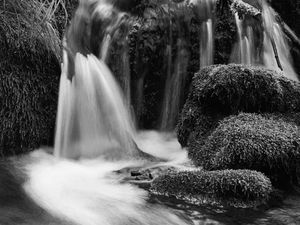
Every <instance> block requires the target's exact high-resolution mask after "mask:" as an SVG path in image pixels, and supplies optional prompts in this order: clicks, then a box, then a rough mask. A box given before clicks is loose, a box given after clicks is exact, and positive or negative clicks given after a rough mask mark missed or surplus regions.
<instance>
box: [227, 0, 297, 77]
mask: <svg viewBox="0 0 300 225" xmlns="http://www.w3.org/2000/svg"><path fill="white" fill-rule="evenodd" d="M275 15H276V13H275V11H274V10H273V9H272V7H271V6H269V5H268V3H267V2H266V1H262V28H263V49H262V53H261V56H260V55H259V53H258V51H259V49H258V48H259V46H255V44H254V26H255V25H253V24H252V25H247V23H245V22H246V21H245V20H247V19H239V17H238V15H237V13H236V14H235V20H236V25H237V30H238V43H237V44H236V47H235V49H234V51H233V54H232V62H235V63H241V64H245V65H262V66H265V67H266V68H269V69H272V70H276V71H278V72H283V75H284V76H286V77H288V78H290V79H292V80H298V77H297V74H296V72H295V70H294V67H293V62H292V57H291V54H290V46H289V44H288V40H287V38H286V37H285V34H284V33H283V31H282V28H281V26H280V25H279V24H278V22H277V21H276V17H275ZM271 38H273V40H274V43H275V45H276V48H277V52H278V57H279V60H280V63H281V66H282V69H283V70H282V71H281V69H280V68H279V66H278V63H277V61H276V58H275V53H274V49H273V46H272V40H271Z"/></svg>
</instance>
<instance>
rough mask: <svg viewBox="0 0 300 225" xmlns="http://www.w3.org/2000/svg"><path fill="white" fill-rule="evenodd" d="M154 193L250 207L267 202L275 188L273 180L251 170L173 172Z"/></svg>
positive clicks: (156, 183)
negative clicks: (272, 183) (273, 187)
mask: <svg viewBox="0 0 300 225" xmlns="http://www.w3.org/2000/svg"><path fill="white" fill-rule="evenodd" d="M151 191H152V192H153V193H155V194H160V195H166V196H175V197H176V198H178V199H183V200H188V201H191V202H193V203H197V204H203V203H207V204H221V205H231V206H237V207H238V206H243V207H245V206H248V207H249V206H253V205H257V204H260V203H263V202H265V201H266V200H267V199H268V198H269V195H270V193H271V191H272V185H271V182H270V180H269V178H267V177H266V176H264V175H263V174H262V173H260V172H256V171H251V170H222V171H202V170H196V171H181V172H174V171H173V172H169V173H167V174H164V175H162V176H160V177H158V178H156V179H155V180H154V181H153V183H152V187H151Z"/></svg>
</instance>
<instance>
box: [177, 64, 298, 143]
mask: <svg viewBox="0 0 300 225" xmlns="http://www.w3.org/2000/svg"><path fill="white" fill-rule="evenodd" d="M239 112H251V113H252V112H256V113H272V112H282V113H293V112H300V83H299V82H296V81H292V80H289V79H287V78H285V77H284V76H283V75H282V74H279V73H277V72H275V71H272V70H268V69H264V68H260V67H253V66H243V65H236V64H230V65H213V66H209V67H206V68H203V69H202V70H201V71H200V72H199V73H196V74H195V76H194V78H193V82H192V85H191V91H190V93H189V97H188V99H187V101H186V103H185V106H184V108H183V110H182V113H181V117H180V119H179V122H178V125H177V136H178V139H179V142H180V143H181V145H182V146H183V147H185V146H187V145H188V143H189V138H190V135H191V134H192V133H193V131H197V132H198V136H199V138H202V139H203V137H206V136H208V135H209V133H210V132H211V131H212V130H213V129H214V128H215V127H216V125H217V124H218V122H219V121H220V120H222V119H224V118H225V117H227V116H230V115H236V114H238V113H239ZM194 134H195V133H194Z"/></svg>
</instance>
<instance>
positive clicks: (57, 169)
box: [3, 0, 299, 225]
mask: <svg viewBox="0 0 300 225" xmlns="http://www.w3.org/2000/svg"><path fill="white" fill-rule="evenodd" d="M192 2H193V3H194V4H195V5H196V6H197V7H198V12H199V15H201V16H203V15H204V17H201V16H200V17H199V18H200V20H201V28H200V29H201V37H200V67H204V66H208V65H211V64H213V56H214V13H213V11H214V7H215V2H216V1H215V0H210V1H209V0H195V1H192ZM114 10H115V9H114V7H112V6H111V5H110V4H109V3H107V1H105V0H89V1H87V0H80V6H79V9H78V10H77V13H76V14H75V18H74V19H73V24H72V26H75V28H76V29H70V30H69V32H68V35H66V38H65V46H64V51H63V65H62V74H61V80H60V89H59V103H58V112H57V127H56V136H55V147H54V156H52V155H49V154H47V153H45V152H44V151H42V150H37V151H34V152H32V153H30V155H29V156H28V158H26V159H25V160H27V161H28V162H27V161H26V166H24V168H25V173H26V175H27V176H28V178H27V179H26V181H25V184H24V186H23V187H24V190H25V192H26V194H27V195H29V196H30V197H31V199H32V200H34V202H35V203H36V204H38V206H39V207H41V208H42V209H43V210H45V211H46V212H47V213H49V214H51V216H54V217H55V218H58V219H60V220H61V221H66V224H70V225H157V224H162V225H185V224H193V225H196V224H212V223H213V224H224V223H223V221H225V223H231V222H236V221H235V218H234V216H236V215H235V214H233V215H234V216H231V215H230V214H229V216H228V214H226V213H227V212H226V210H227V209H225V208H213V207H212V210H211V211H209V210H210V209H209V208H208V207H207V208H206V207H204V208H205V209H204V210H203V208H201V207H197V209H193V208H191V206H190V205H188V204H186V203H184V204H182V203H178V202H176V203H173V204H169V205H168V206H169V207H167V206H166V205H164V204H157V202H151V201H150V197H149V195H148V192H147V191H145V190H144V189H141V188H139V187H137V186H135V185H133V184H132V183H129V182H126V181H128V180H126V178H128V176H129V175H128V174H124V173H122V170H126V169H128V168H143V169H149V168H158V171H161V169H162V168H166V170H168V169H170V167H171V168H172V169H173V168H175V169H182V170H188V169H190V170H193V169H195V168H194V167H190V166H189V161H188V158H187V152H186V151H185V150H184V149H182V148H181V146H180V145H179V143H178V141H177V139H176V137H175V135H174V134H173V133H172V132H169V131H173V129H174V127H175V124H176V119H177V117H178V113H179V111H180V104H181V101H182V93H183V87H184V82H185V78H186V74H187V69H188V62H189V52H188V47H187V45H188V44H187V40H186V39H185V38H184V35H182V36H179V37H178V38H177V40H176V56H175V57H174V59H175V60H174V62H173V59H172V45H173V44H175V43H173V44H172V43H171V44H168V45H167V46H166V57H167V60H166V61H167V62H168V65H167V81H166V85H165V94H164V101H163V109H162V111H163V112H162V120H161V127H160V128H161V130H164V131H168V133H167V132H157V131H137V130H136V129H135V126H134V123H133V119H132V117H131V115H130V112H129V106H130V104H131V103H130V99H131V90H130V86H131V85H130V84H131V76H130V75H131V74H130V67H129V63H130V62H129V56H128V54H129V53H128V45H127V44H128V43H127V42H126V44H125V45H124V46H123V47H124V49H123V51H122V55H120V61H121V64H122V70H123V72H124V76H123V80H122V82H123V86H124V90H125V91H124V92H125V96H126V99H127V103H126V99H125V98H124V92H123V91H122V90H121V88H120V87H119V85H118V83H117V81H116V80H115V78H114V76H113V74H112V73H111V71H110V70H109V68H108V66H107V65H106V63H105V61H106V59H107V57H108V55H109V53H108V51H109V48H110V44H111V40H112V39H111V38H112V36H113V30H114V28H115V27H117V24H118V22H119V21H120V18H121V17H122V13H120V12H119V11H114ZM202 12H205V13H204V14H203V13H202ZM93 20H100V22H101V24H102V23H103V21H104V22H105V23H104V24H105V25H106V26H104V27H101V29H102V30H104V31H105V32H104V33H103V34H102V33H101V35H100V37H101V38H99V37H98V36H97V37H91V36H90V34H91V33H93V32H94V31H93V29H94V28H95V27H93V26H92V25H91V24H90V22H91V21H92V22H93ZM74 21H75V22H74ZM97 22H99V21H97ZM108 22H109V23H108ZM244 22H245V21H243V20H241V19H239V18H238V16H237V15H236V23H237V27H238V37H239V40H238V45H237V54H236V55H235V56H236V58H235V60H236V61H237V62H238V63H243V64H250V65H257V64H260V63H261V64H263V65H265V66H266V67H268V68H273V69H274V68H276V69H277V63H276V61H274V58H275V56H274V55H273V54H274V51H273V46H272V45H271V41H270V40H269V38H270V37H274V41H275V43H276V45H277V48H278V54H279V56H280V59H281V62H282V64H283V70H284V72H285V73H286V74H287V76H289V77H290V78H292V79H296V77H295V76H296V74H295V73H293V72H294V70H293V68H292V63H291V61H290V56H289V53H288V51H285V49H288V43H287V42H286V40H285V39H284V35H283V33H282V30H281V28H280V26H279V25H278V24H277V23H276V22H275V16H274V11H273V10H272V9H271V8H270V7H269V6H268V5H263V27H264V31H265V32H264V39H263V51H262V55H263V56H262V57H261V56H260V55H259V53H258V52H257V51H256V50H255V41H254V39H255V29H253V27H251V25H246V26H245V24H244ZM77 25H78V27H77ZM73 28H74V27H73ZM97 29H98V28H97ZM102 30H101V31H102ZM92 31H93V32H92ZM96 33H97V32H96ZM171 39H172V37H171ZM95 40H96V42H97V43H98V42H99V43H100V44H99V43H98V44H95V43H94V41H95ZM172 42H173V40H172ZM174 42H175V41H174ZM93 46H95V49H94V48H93ZM96 53H97V54H96ZM261 58H262V60H261V61H260V59H261ZM142 78H143V79H144V77H142ZM143 79H141V80H140V81H139V82H140V83H139V84H138V88H140V89H141V90H138V92H139V91H140V93H141V95H143V88H144V87H143V85H144V80H143ZM141 100H142V99H141ZM138 148H141V149H142V150H143V151H144V152H145V153H147V154H149V155H152V156H154V157H156V159H162V160H161V161H154V162H153V161H151V160H148V158H143V159H141V157H137V155H138V154H139V152H140V150H139V149H138ZM24 168H22V170H24ZM128 170H129V169H128ZM151 176H152V175H151ZM9 188H10V187H9ZM3 190H5V189H3ZM3 192H5V191H3ZM296 201H299V200H296ZM170 205H171V206H170ZM295 205H296V204H295ZM171 207H173V209H171ZM194 207H195V206H194ZM180 208H183V210H180ZM183 212H184V213H185V214H186V215H189V218H190V219H187V217H186V216H184V215H182V213H183ZM240 212H241V211H239V212H238V213H237V215H239V214H240ZM243 212H244V213H245V212H246V214H247V211H243ZM222 213H223V214H224V215H225V216H223V214H222ZM255 213H256V214H255ZM275 213H277V212H275ZM275 213H274V214H275ZM254 214H255V215H258V214H259V213H257V210H256V211H255V212H254ZM212 215H213V216H212ZM214 217H215V220H213V219H210V218H214ZM241 217H242V216H241ZM245 217H246V218H248V215H247V216H245ZM257 217H258V218H262V220H264V219H265V218H264V217H263V216H261V215H258V216H257ZM191 218H192V219H191ZM228 218H229V219H228ZM232 218H234V219H232ZM192 220H193V221H192ZM226 220H227V221H226ZM268 220H270V221H271V220H272V218H271V219H270V216H269V217H268ZM266 221H267V220H266ZM270 221H267V222H270ZM246 222H248V221H246ZM250 222H253V221H250ZM258 222H259V224H261V223H260V221H258ZM264 222H265V221H262V223H264ZM272 222H273V221H271V222H270V223H266V224H272ZM24 224H25V223H24ZM247 224H250V223H247Z"/></svg>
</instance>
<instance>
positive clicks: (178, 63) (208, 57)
mask: <svg viewBox="0 0 300 225" xmlns="http://www.w3.org/2000/svg"><path fill="white" fill-rule="evenodd" d="M185 4H187V3H184V4H182V5H185ZM190 4H191V5H192V6H193V7H195V8H196V10H197V12H198V17H199V20H200V22H201V30H200V32H199V33H200V37H199V39H200V49H199V51H200V53H199V55H200V59H199V60H200V68H202V67H204V66H209V65H212V64H213V56H214V29H213V21H214V9H215V0H204V1H203V0H192V1H190ZM177 7H178V6H177ZM179 7H180V6H179ZM181 10H182V9H181ZM179 20H183V19H182V18H179ZM171 26H172V24H171ZM181 26H187V25H186V24H182V25H181ZM171 30H172V29H171ZM170 33H171V34H170V38H169V39H170V40H169V44H168V46H167V54H166V57H167V60H166V61H167V62H168V66H167V68H168V71H167V79H166V85H165V94H164V100H163V106H162V113H161V122H160V129H161V130H165V131H166V130H167V131H172V130H173V129H174V128H175V126H176V122H177V118H178V114H179V112H180V108H181V103H182V97H183V92H184V91H183V89H184V85H185V80H186V75H187V67H188V60H189V52H188V50H187V47H185V44H184V43H185V42H186V40H185V38H186V37H185V36H184V35H183V37H180V38H179V39H178V40H177V45H176V47H177V54H176V59H175V61H174V63H173V61H172V55H171V54H172V50H171V49H172V31H170Z"/></svg>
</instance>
